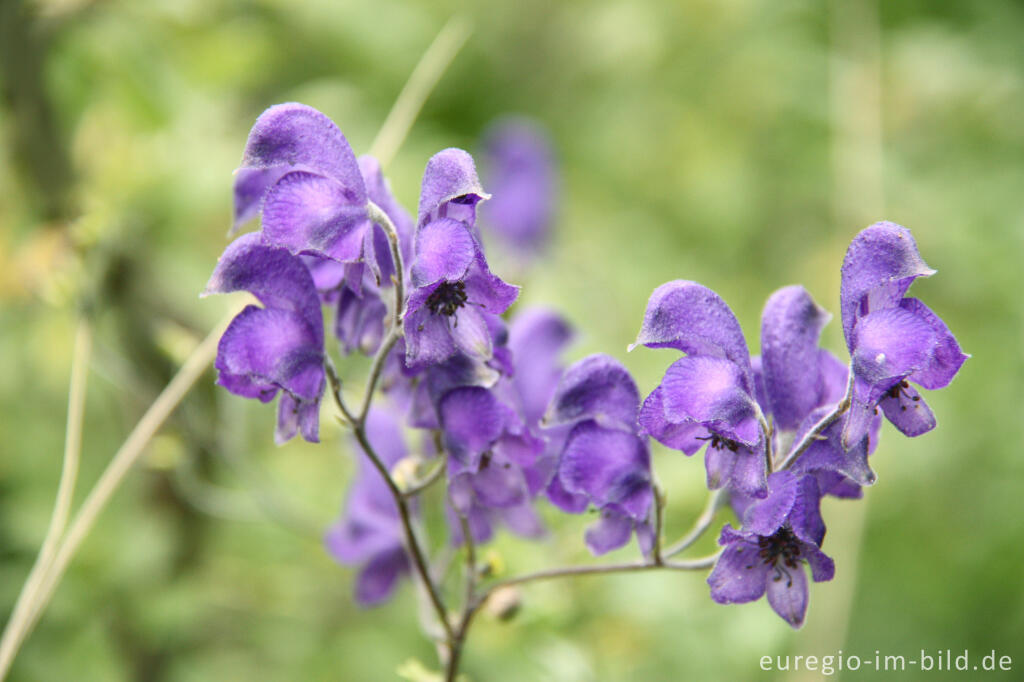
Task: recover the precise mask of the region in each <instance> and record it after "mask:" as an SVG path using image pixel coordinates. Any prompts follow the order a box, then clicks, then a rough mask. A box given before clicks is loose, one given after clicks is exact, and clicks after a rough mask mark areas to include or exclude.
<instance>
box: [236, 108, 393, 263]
mask: <svg viewBox="0 0 1024 682" xmlns="http://www.w3.org/2000/svg"><path fill="white" fill-rule="evenodd" d="M367 201H368V196H367V189H366V184H365V183H364V181H363V175H362V173H361V171H360V168H359V163H358V162H357V161H356V157H355V154H353V153H352V148H351V147H350V146H349V144H348V141H347V140H346V139H345V136H344V135H343V134H342V133H341V131H340V130H339V129H338V127H337V126H336V125H334V123H333V122H332V121H331V120H330V119H329V118H327V117H326V116H325V115H323V114H322V113H320V112H319V111H317V110H316V109H313V108H312V107H308V106H306V105H304V104H297V103H294V102H293V103H288V104H278V105H275V106H273V107H270V108H269V109H267V110H266V111H265V112H263V113H262V114H261V115H260V117H259V118H258V119H257V120H256V123H255V124H254V125H253V128H252V131H250V133H249V139H248V141H247V142H246V146H245V153H244V155H243V158H242V166H241V168H239V170H238V173H237V177H236V180H235V217H236V224H238V223H240V222H243V221H245V220H247V219H249V218H252V217H255V215H257V214H258V213H259V212H260V211H262V213H263V239H264V241H266V242H267V243H268V244H273V245H276V246H283V247H285V248H287V249H288V250H289V251H291V252H292V253H308V254H314V255H318V256H321V257H325V258H332V259H334V260H337V261H340V262H356V261H360V260H363V258H364V255H366V256H372V254H373V252H374V231H373V230H372V229H371V223H370V221H369V219H368V218H367ZM367 260H368V262H369V263H370V265H371V267H376V259H374V258H372V257H369V258H367Z"/></svg>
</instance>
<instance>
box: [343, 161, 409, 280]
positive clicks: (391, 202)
mask: <svg viewBox="0 0 1024 682" xmlns="http://www.w3.org/2000/svg"><path fill="white" fill-rule="evenodd" d="M357 161H358V163H359V172H360V174H361V175H362V176H363V183H364V184H365V185H366V193H367V196H368V197H369V199H370V201H372V202H373V203H375V204H377V206H379V207H380V208H381V209H383V210H384V213H385V214H387V216H388V218H390V219H391V222H392V224H393V225H394V226H395V231H396V232H397V233H398V247H399V250H400V251H401V253H402V258H403V259H404V260H405V262H406V263H408V262H409V259H410V258H411V257H412V247H413V229H414V226H413V222H412V216H410V215H409V213H408V211H406V210H405V209H404V208H402V205H401V204H399V203H398V202H397V201H396V200H395V197H394V195H393V194H392V193H391V186H390V185H389V184H388V181H387V179H386V178H385V177H384V173H383V172H382V171H381V168H380V163H379V162H378V161H377V159H375V158H373V157H372V156H360V157H359V158H358V159H357ZM377 233H378V235H377V236H379V237H380V238H383V241H378V242H377V247H376V251H377V253H378V259H379V261H380V263H381V267H380V270H381V278H382V280H383V281H384V282H387V281H388V280H389V279H390V278H391V274H392V273H393V272H394V263H392V262H391V253H390V247H389V246H388V244H387V238H386V237H385V236H384V232H383V230H382V229H380V228H378V229H377Z"/></svg>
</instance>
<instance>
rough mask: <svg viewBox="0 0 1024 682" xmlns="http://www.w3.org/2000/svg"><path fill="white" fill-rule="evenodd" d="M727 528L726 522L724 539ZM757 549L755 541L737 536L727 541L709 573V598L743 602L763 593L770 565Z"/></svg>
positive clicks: (721, 601)
mask: <svg viewBox="0 0 1024 682" xmlns="http://www.w3.org/2000/svg"><path fill="white" fill-rule="evenodd" d="M728 530H731V529H730V527H729V526H728V525H726V526H725V528H723V529H722V538H723V539H724V538H726V537H727V531H728ZM720 542H721V541H720ZM759 552H760V549H759V548H758V547H757V545H754V544H751V543H749V542H745V541H744V540H742V539H739V538H736V539H735V540H733V541H732V542H730V543H729V544H728V546H727V547H726V548H725V551H724V552H722V556H720V557H719V558H718V561H717V562H716V563H715V568H714V569H713V570H712V571H711V574H710V575H709V576H708V585H710V586H711V598H712V599H713V600H714V601H715V602H717V603H719V604H745V603H747V602H752V601H755V600H757V599H760V598H761V596H762V595H764V592H765V587H766V583H767V582H768V571H769V567H768V565H767V564H766V563H764V561H763V560H762V559H761V557H760V555H759Z"/></svg>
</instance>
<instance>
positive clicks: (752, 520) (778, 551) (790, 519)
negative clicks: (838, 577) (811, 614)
mask: <svg viewBox="0 0 1024 682" xmlns="http://www.w3.org/2000/svg"><path fill="white" fill-rule="evenodd" d="M768 490H769V493H768V496H767V497H765V498H764V499H749V500H748V501H747V504H746V505H745V508H744V509H743V510H742V514H741V517H742V520H743V523H742V527H741V528H740V530H736V529H734V528H733V527H732V526H731V525H730V524H726V525H725V527H724V528H722V535H721V537H720V538H719V540H718V543H719V544H720V545H722V546H723V547H725V549H724V551H723V552H722V555H721V557H719V559H718V561H717V563H716V564H715V568H714V570H712V571H711V575H709V576H708V585H710V586H711V598H712V599H714V600H715V601H716V602H718V603H719V604H743V603H746V602H751V601H756V600H757V599H760V598H761V597H762V596H764V594H765V593H766V592H767V594H768V603H769V604H771V607H772V609H774V610H775V612H776V613H777V614H779V615H780V616H781V617H782V618H783V619H784V620H785V621H786V622H787V623H789V624H790V625H791V626H793V627H794V628H799V627H800V626H801V625H803V623H804V616H805V615H806V613H807V602H808V589H807V575H806V573H805V572H804V567H803V565H804V563H806V564H807V565H808V566H810V568H811V577H812V578H813V579H814V581H815V582H822V581H825V580H831V579H832V577H833V575H834V574H835V565H834V564H833V563H832V559H830V558H829V557H828V556H826V555H825V554H824V553H823V552H822V551H821V549H820V546H821V542H822V540H823V539H824V537H825V524H824V522H823V521H822V518H821V511H820V508H819V507H820V499H821V498H820V493H819V491H818V484H817V482H816V480H815V479H814V477H812V476H798V475H796V474H794V473H793V472H792V471H777V472H775V473H773V474H772V475H771V476H769V477H768Z"/></svg>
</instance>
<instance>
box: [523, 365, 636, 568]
mask: <svg viewBox="0 0 1024 682" xmlns="http://www.w3.org/2000/svg"><path fill="white" fill-rule="evenodd" d="M639 403H640V393H639V391H638V390H637V388H636V383H635V382H634V381H633V377H632V376H630V374H629V372H628V371H627V370H626V368H625V367H623V366H622V365H621V364H620V363H619V362H618V361H617V360H615V359H614V358H612V357H610V356H607V355H591V356H589V357H586V358H584V359H582V360H580V361H579V362H577V363H575V364H573V365H571V366H570V367H569V368H568V369H567V370H566V371H565V374H563V375H562V378H561V380H560V381H559V382H558V386H557V388H556V389H555V394H554V396H553V397H552V399H551V404H550V406H549V407H548V410H547V413H546V414H545V416H544V419H543V421H542V424H543V425H544V426H546V427H548V428H550V429H553V434H552V437H553V438H556V439H558V440H559V441H560V442H561V443H562V445H561V452H560V456H559V459H558V463H557V473H556V474H555V476H554V477H553V478H552V481H551V483H550V484H549V485H548V491H547V492H548V498H549V499H550V500H551V502H552V503H553V504H555V505H556V506H558V507H559V508H561V509H562V510H564V511H567V512H570V513H579V512H582V511H583V510H584V509H586V508H587V506H588V505H593V506H595V507H596V508H597V509H598V510H599V511H600V514H601V518H600V520H599V521H598V522H597V523H595V524H593V525H591V526H590V527H589V528H588V529H587V531H586V534H585V541H586V544H587V547H588V548H589V549H590V551H591V552H592V553H594V554H595V555H599V554H604V553H605V552H609V551H611V550H613V549H617V548H619V547H622V546H623V545H625V544H626V543H627V542H629V538H630V536H631V535H632V533H633V531H636V533H637V539H638V541H639V542H640V548H641V550H642V551H643V552H644V553H645V554H646V553H648V552H649V551H650V549H651V547H652V546H653V541H654V535H653V531H652V529H651V525H650V513H651V509H652V507H653V503H654V492H653V490H652V487H651V461H650V451H649V450H648V448H647V441H646V439H645V438H644V437H643V436H641V434H640V433H639V429H638V426H637V422H636V414H637V408H638V407H639Z"/></svg>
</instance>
